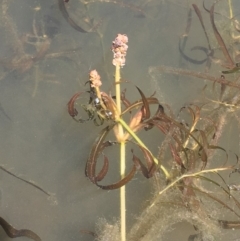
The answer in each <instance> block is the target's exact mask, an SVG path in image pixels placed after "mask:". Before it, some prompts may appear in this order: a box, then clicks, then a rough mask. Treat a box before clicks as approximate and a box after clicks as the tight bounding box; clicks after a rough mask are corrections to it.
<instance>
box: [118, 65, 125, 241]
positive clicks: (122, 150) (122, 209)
mask: <svg viewBox="0 0 240 241" xmlns="http://www.w3.org/2000/svg"><path fill="white" fill-rule="evenodd" d="M115 88H116V104H117V109H118V114H119V115H121V89H120V65H118V64H117V65H116V69H115ZM118 134H119V136H120V138H121V139H122V137H123V136H124V131H123V127H122V125H120V124H118ZM125 166H126V163H125V141H124V140H123V141H121V142H120V175H121V178H124V176H125ZM120 213H121V241H126V189H125V185H124V186H122V187H121V188H120Z"/></svg>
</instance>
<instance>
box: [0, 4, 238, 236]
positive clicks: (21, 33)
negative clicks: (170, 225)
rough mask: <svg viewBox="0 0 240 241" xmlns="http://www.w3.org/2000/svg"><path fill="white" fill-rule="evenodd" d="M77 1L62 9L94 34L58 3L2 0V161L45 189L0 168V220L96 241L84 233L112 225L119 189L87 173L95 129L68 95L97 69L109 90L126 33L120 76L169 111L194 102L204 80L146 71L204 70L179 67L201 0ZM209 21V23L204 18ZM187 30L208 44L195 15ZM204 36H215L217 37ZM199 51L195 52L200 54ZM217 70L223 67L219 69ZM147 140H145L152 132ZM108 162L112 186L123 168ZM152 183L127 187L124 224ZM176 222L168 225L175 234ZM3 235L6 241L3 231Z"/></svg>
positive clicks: (82, 87) (235, 145) (140, 206)
mask: <svg viewBox="0 0 240 241" xmlns="http://www.w3.org/2000/svg"><path fill="white" fill-rule="evenodd" d="M82 2H83V1H81V0H79V1H74V0H70V1H69V2H68V3H66V5H65V6H66V8H67V11H68V13H69V14H70V16H71V17H72V18H73V19H74V21H75V22H76V23H77V24H78V25H79V26H82V27H83V28H84V29H88V30H89V29H90V30H91V29H92V30H95V29H96V31H92V32H90V33H81V32H78V31H76V30H75V29H74V28H73V27H72V26H71V25H70V24H69V23H68V22H67V21H66V19H65V18H64V16H63V15H62V12H61V11H60V8H59V2H58V1H57V0H49V1H40V0H34V1H30V0H18V1H14V0H1V1H0V18H1V20H0V29H1V35H0V43H1V44H0V130H1V131H0V133H1V137H0V153H1V155H0V156H1V159H0V166H2V167H4V168H5V169H7V170H9V171H11V172H12V173H14V174H16V175H17V176H19V177H21V178H23V179H26V180H28V181H31V182H34V183H35V184H36V185H38V186H40V187H41V188H43V189H44V190H45V191H46V192H47V193H49V195H46V194H45V193H43V192H41V190H39V189H36V188H34V187H33V186H31V185H29V184H27V183H25V182H22V181H20V180H19V179H16V178H15V177H13V176H11V175H9V174H7V173H5V172H3V171H2V170H0V210H1V215H0V216H1V217H3V218H4V219H6V220H7V221H8V222H9V223H11V224H12V225H13V226H14V227H16V228H27V229H30V230H32V231H34V232H36V233H37V234H38V235H39V236H40V237H41V239H42V240H51V241H55V240H58V241H66V240H68V241H73V240H85V241H88V240H93V237H92V236H91V235H89V234H83V233H82V232H81V230H89V231H94V230H95V224H96V222H98V220H99V218H106V220H107V221H109V222H111V221H114V220H115V219H118V218H119V190H113V191H105V190H101V189H99V188H97V187H96V186H95V185H94V184H92V183H91V182H90V181H89V180H88V179H87V178H86V177H85V174H84V169H85V163H86V160H87V158H88V154H89V151H90V149H91V145H92V143H93V141H94V140H95V138H96V137H97V133H98V132H99V130H100V129H101V127H96V126H95V125H94V124H93V123H90V122H89V123H84V124H80V123H76V122H75V121H74V120H73V119H72V118H71V117H70V116H69V115H68V113H67V103H68V101H69V99H70V98H71V96H72V95H73V94H74V93H76V92H78V91H79V90H88V89H87V87H86V86H85V83H86V82H87V81H88V73H89V70H90V69H97V70H98V71H99V73H100V74H101V76H102V81H103V88H104V89H105V91H108V90H109V89H110V88H111V81H112V80H113V75H114V68H113V66H112V64H111V62H112V53H111V43H112V41H113V40H114V38H115V37H116V35H117V34H118V33H125V34H127V35H128V37H129V50H128V54H127V62H126V66H125V67H124V68H123V69H122V77H123V79H125V80H128V81H130V82H131V83H132V84H133V85H137V86H139V87H140V88H141V89H142V90H144V93H145V94H146V95H147V96H150V95H151V94H152V93H153V92H154V91H156V93H157V96H158V97H159V99H160V101H161V102H162V103H167V104H169V106H171V108H172V109H173V112H176V111H177V110H178V109H179V108H181V107H182V106H183V105H185V104H188V103H190V102H192V101H194V100H196V99H197V98H200V97H199V96H200V93H201V90H202V88H203V87H204V85H205V84H206V82H204V81H201V80H197V81H196V80H194V81H193V80H192V78H186V79H184V80H183V78H184V77H180V78H179V77H176V76H171V75H165V74H160V73H159V72H157V71H153V72H151V71H150V67H154V66H160V65H163V64H164V65H167V66H175V67H181V68H188V69H192V70H194V69H195V70H196V71H204V66H195V65H191V63H188V62H187V61H185V62H183V63H182V65H181V66H179V63H180V62H179V59H180V54H179V50H178V41H179V37H180V36H181V35H182V34H183V33H184V30H185V27H186V22H187V14H188V9H189V6H190V2H191V3H192V2H193V3H194V2H196V4H198V5H199V6H200V5H201V4H202V1H181V0H176V1H174V0H171V1H170V0H169V1H168V0H165V1H164V0H152V1H147V0H141V1H133V0H132V1H127V0H126V1H121V3H119V2H118V1H112V2H111V1H110V2H109V1H106V2H105V1H97V0H96V1H93V2H92V3H89V4H86V5H84V4H83V3H82ZM86 2H88V1H86ZM221 4H222V3H221ZM237 4H238V1H237V0H235V1H233V6H234V14H236V15H237V14H239V12H240V8H239V6H238V5H239V4H238V5H237ZM222 6H225V7H224V8H223V9H224V11H221V13H222V14H223V15H224V14H225V15H227V14H228V11H225V8H226V3H225V5H224V4H222ZM208 7H209V6H208ZM142 10H143V12H144V14H145V16H142V15H143V12H142ZM218 10H219V8H218ZM205 14H206V13H205ZM204 16H207V14H206V15H204ZM206 25H207V28H208V29H210V24H209V22H208V23H206ZM208 25H209V26H208ZM192 31H193V35H192V37H191V38H189V41H188V44H189V45H190V46H191V44H192V45H193V46H194V45H202V44H205V45H206V40H205V38H204V33H203V30H202V28H201V26H200V24H199V20H198V19H197V17H196V16H194V17H193V26H192ZM210 37H211V38H212V39H213V38H214V36H213V34H212V35H211V36H210ZM196 41H197V43H196ZM193 43H196V44H193ZM195 57H199V58H201V56H198V55H197V54H196V55H195ZM213 68H215V71H218V72H219V71H220V70H219V67H218V69H217V67H213ZM129 89H130V90H129V91H127V95H128V96H130V97H129V98H130V99H131V100H132V101H133V100H135V98H137V99H138V98H139V96H138V93H137V91H134V88H133V87H130V88H129ZM235 126H239V124H238V123H235ZM238 132H239V130H238ZM231 133H233V134H232V135H234V136H233V139H232V140H234V141H233V143H232V144H233V145H232V146H231V147H229V146H227V147H225V148H226V149H227V150H229V149H231V151H233V152H235V153H237V154H239V153H238V151H239V136H238V134H237V133H235V134H234V130H231ZM228 134H229V133H228ZM229 135H230V134H229ZM146 141H147V142H149V143H151V141H152V138H151V136H148V140H146ZM229 142H230V141H228V143H229ZM228 143H227V144H226V143H225V144H224V145H228ZM156 150H157V147H156ZM129 160H130V156H129ZM110 165H111V169H110V170H112V174H111V173H110V171H109V174H108V175H109V178H107V181H106V182H108V181H109V182H110V183H111V182H115V181H117V180H118V179H117V180H116V179H114V178H116V177H115V174H116V173H117V172H118V168H119V163H118V158H117V157H116V156H114V154H112V156H111V160H110ZM130 165H131V164H129V168H130ZM112 180H113V181H112ZM153 182H154V181H153V180H146V179H145V178H143V177H142V175H141V174H137V175H136V177H135V178H134V180H132V181H131V183H129V184H128V185H127V224H128V226H129V227H130V226H131V225H132V223H134V220H135V218H136V217H137V216H138V215H139V213H140V212H141V210H143V208H144V207H145V205H146V201H147V200H149V199H150V196H151V194H152V192H153V187H152V186H153ZM181 225H182V224H181V223H180V224H179V226H178V225H177V226H176V227H175V226H174V228H176V230H181V229H182V226H181ZM184 227H185V228H186V230H188V228H189V230H188V232H189V234H191V233H194V230H193V228H192V226H191V227H189V226H188V225H187V226H184ZM238 236H239V237H240V233H239V235H238ZM238 236H237V235H236V236H235V237H238ZM0 237H1V240H6V241H7V240H11V239H10V238H8V237H7V236H6V234H5V232H4V231H3V230H0ZM170 237H171V238H172V239H171V240H172V241H174V240H186V238H188V235H183V237H181V239H179V236H178V238H176V237H172V236H171V235H170ZM18 240H22V241H23V240H28V239H27V238H18ZM166 240H170V239H169V238H168V239H166ZM231 240H234V239H233V238H232V239H231Z"/></svg>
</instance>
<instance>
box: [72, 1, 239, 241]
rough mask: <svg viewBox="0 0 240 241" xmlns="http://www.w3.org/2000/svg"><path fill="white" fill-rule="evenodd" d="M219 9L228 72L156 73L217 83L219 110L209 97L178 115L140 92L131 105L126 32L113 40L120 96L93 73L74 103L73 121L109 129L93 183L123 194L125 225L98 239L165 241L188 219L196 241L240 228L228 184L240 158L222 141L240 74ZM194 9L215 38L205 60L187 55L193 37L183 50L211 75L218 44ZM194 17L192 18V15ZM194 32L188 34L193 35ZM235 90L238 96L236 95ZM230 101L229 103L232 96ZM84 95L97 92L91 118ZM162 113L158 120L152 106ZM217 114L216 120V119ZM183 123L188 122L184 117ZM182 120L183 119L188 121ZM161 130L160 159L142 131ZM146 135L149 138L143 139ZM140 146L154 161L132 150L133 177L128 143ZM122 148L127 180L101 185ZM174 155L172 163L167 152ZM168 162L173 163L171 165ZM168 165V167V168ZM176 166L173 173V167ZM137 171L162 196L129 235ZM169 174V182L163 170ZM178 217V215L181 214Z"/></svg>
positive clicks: (99, 147)
mask: <svg viewBox="0 0 240 241" xmlns="http://www.w3.org/2000/svg"><path fill="white" fill-rule="evenodd" d="M215 4H216V3H214V4H213V5H212V6H211V8H210V9H209V10H208V9H207V8H206V7H205V5H204V8H205V9H206V11H208V13H209V16H210V22H211V25H212V29H213V33H214V36H215V38H216V41H217V43H218V45H219V49H220V51H221V52H222V53H223V56H224V60H221V61H220V63H221V67H225V68H227V69H228V70H223V71H222V74H221V75H220V76H219V75H216V76H215V75H211V74H208V73H205V72H194V71H192V70H184V69H180V68H173V67H167V66H157V67H151V68H150V70H149V72H150V74H151V73H152V72H159V71H160V72H168V73H172V74H175V75H187V76H192V77H196V78H199V79H204V80H209V81H211V82H213V84H214V85H213V86H214V88H215V89H216V88H217V87H216V86H218V85H219V86H220V91H219V100H220V101H216V102H217V104H219V106H218V107H217V108H214V109H210V110H209V109H206V107H208V105H209V100H210V104H212V102H213V101H212V100H211V99H210V98H208V99H207V98H206V100H208V102H207V103H206V101H205V102H204V103H201V104H196V103H192V104H189V105H186V106H184V107H182V108H181V109H180V111H179V114H178V116H174V114H173V113H172V111H171V109H170V107H169V106H168V105H165V106H164V105H163V104H160V102H159V100H158V99H157V98H156V97H154V95H153V96H150V97H146V95H145V94H144V92H143V91H142V90H141V89H140V88H139V87H136V89H137V90H138V92H139V95H140V97H141V98H140V99H138V100H136V101H135V102H133V103H131V102H130V101H129V100H128V99H127V97H126V96H125V92H126V91H125V90H124V91H121V83H122V82H123V81H122V79H121V77H120V69H121V67H123V66H124V65H125V57H126V52H127V49H128V47H127V42H128V38H127V36H126V35H122V34H118V36H117V37H116V39H115V40H114V41H113V42H112V51H113V54H114V58H113V62H112V63H113V65H114V66H115V82H114V85H115V95H111V94H108V93H106V92H103V91H102V90H101V88H102V82H101V78H100V76H99V74H98V73H97V72H96V70H93V71H91V72H90V74H89V81H88V82H87V83H88V84H89V90H87V91H86V92H78V93H76V94H75V95H73V97H72V98H71V99H70V101H69V102H68V112H69V115H70V116H71V117H72V118H73V119H74V120H75V121H77V122H80V123H83V122H86V121H89V120H93V121H94V123H95V125H97V126H98V125H103V124H104V123H105V126H104V128H103V129H102V130H101V131H100V133H99V135H98V137H97V139H96V141H95V142H94V143H93V146H92V148H91V151H90V155H89V158H88V160H87V162H86V168H85V174H86V176H87V177H88V178H89V180H90V181H91V182H92V183H93V184H95V185H96V186H97V187H100V188H102V189H104V190H112V189H117V188H120V196H121V218H120V223H119V222H117V223H116V224H114V225H110V224H108V223H104V222H102V221H101V224H100V225H101V228H100V230H98V233H97V235H96V239H97V240H104V241H105V240H111V241H114V240H116V241H117V240H122V241H123V240H129V241H131V240H132V241H136V240H137V241H139V240H141V241H144V240H159V238H163V235H164V233H165V232H166V230H169V227H171V225H173V224H175V223H177V222H180V221H183V220H186V221H188V222H190V223H191V224H192V225H193V227H194V229H195V230H196V234H194V235H191V236H189V240H195V238H197V239H199V240H214V239H213V238H214V236H217V234H218V232H219V231H220V229H231V228H235V229H238V228H240V221H239V218H240V212H239V209H240V202H239V201H238V198H237V195H238V194H236V195H234V194H233V190H234V191H238V190H239V186H238V185H235V184H231V183H229V182H228V181H226V180H225V178H224V176H226V174H228V175H230V176H231V175H232V174H234V173H235V174H238V173H239V163H238V155H237V154H235V157H234V161H235V160H236V163H234V164H232V163H233V162H234V161H232V159H233V158H229V153H228V151H227V150H226V149H225V148H224V147H222V146H220V145H219V139H220V137H221V135H222V132H223V127H224V123H225V121H226V120H225V118H226V115H225V116H224V115H222V112H223V107H238V103H239V97H238V96H239V89H240V85H239V83H238V81H239V76H237V78H236V80H235V81H233V80H231V79H230V77H229V79H228V78H227V77H226V78H225V74H228V76H230V74H237V73H238V70H239V65H238V63H235V61H234V60H233V58H232V56H231V54H230V53H229V52H228V48H227V47H226V44H225V42H224V41H223V38H222V37H221V35H220V32H219V31H218V29H217V27H216V25H215V20H214V13H215V10H214V9H215ZM192 7H193V10H194V11H195V13H196V14H197V17H198V19H199V20H200V23H201V26H202V28H203V30H204V35H205V36H206V38H207V44H208V47H202V46H197V47H194V48H193V49H192V50H200V51H203V52H204V53H205V54H206V57H205V58H204V59H203V60H195V59H193V58H191V57H189V56H187V55H186V54H185V53H184V49H185V46H186V41H187V38H184V39H181V40H180V42H179V51H180V54H181V56H182V57H183V58H184V59H185V60H187V61H188V62H191V63H193V64H199V65H200V64H204V63H207V67H208V68H207V69H208V70H209V69H210V66H211V64H212V63H213V62H214V61H215V60H216V58H215V57H214V54H215V52H216V50H215V49H213V48H212V47H211V44H210V40H209V37H208V34H207V31H206V28H205V26H204V22H203V17H202V14H201V12H200V9H199V8H198V6H197V5H196V4H193V5H192ZM191 11H192V10H190V11H189V16H191ZM189 28H190V27H189V26H187V28H186V29H187V35H188V32H189ZM232 90H234V91H232ZM230 92H234V95H232V96H231V95H230V97H231V98H230V99H228V100H227V102H226V100H224V101H223V99H224V98H226V97H227V96H228V97H229V93H230ZM83 93H88V94H89V101H88V103H81V104H80V106H81V107H82V109H83V110H84V111H85V112H86V113H87V116H88V118H87V119H83V118H82V117H81V116H80V117H79V113H78V110H77V108H76V105H77V103H78V99H79V97H80V96H81V95H82V94H83ZM150 107H156V111H155V113H154V114H152V113H151V110H152V108H150ZM210 112H211V114H209V113H210ZM129 113H130V115H131V118H130V121H129V123H128V122H127V121H125V115H126V114H129ZM179 117H181V118H179ZM180 120H181V121H180ZM153 128H155V129H156V130H158V131H159V133H160V134H161V135H164V136H165V140H164V141H163V142H162V143H157V144H156V145H157V147H159V153H158V154H157V155H156V154H154V153H152V151H151V150H150V149H151V148H150V147H148V146H147V145H145V143H144V139H142V138H140V137H139V135H138V132H139V131H149V130H151V129H153ZM110 132H113V134H114V136H115V140H114V141H109V140H107V137H108V135H109V133H110ZM143 137H144V135H143ZM130 143H134V144H135V146H136V147H137V148H138V149H139V150H140V151H141V154H142V157H143V158H144V159H145V162H146V163H143V162H142V161H141V157H138V156H137V155H135V154H134V150H133V149H132V150H131V152H132V163H133V165H132V169H131V170H130V172H129V173H128V174H126V173H125V162H126V160H125V155H126V145H128V144H130ZM115 144H118V145H119V146H120V154H119V160H120V163H121V165H120V175H121V180H120V181H118V182H116V183H113V184H109V185H102V184H100V182H101V181H102V180H103V179H104V178H105V176H106V175H107V173H108V166H109V160H108V157H107V156H106V155H105V154H104V153H103V151H104V149H105V148H109V147H111V146H113V145H115ZM167 152H168V153H169V156H170V157H166V156H167V155H164V154H165V153H167ZM100 154H103V159H104V163H103V166H102V168H101V170H100V171H98V172H97V170H96V166H97V161H98V158H99V156H100ZM167 158H168V161H167V160H166V159H167ZM229 159H231V160H229ZM166 166H168V168H166ZM169 166H170V167H171V168H169ZM136 171H140V172H141V173H142V174H143V176H144V177H146V178H151V177H154V178H155V181H156V183H157V185H156V186H157V187H156V193H155V195H154V197H153V199H152V200H150V201H149V206H148V207H147V208H146V209H145V210H143V212H142V213H141V214H140V215H139V218H138V220H137V221H136V223H135V224H134V225H133V227H132V228H131V229H130V231H129V232H128V233H127V232H126V221H125V220H126V216H125V200H126V197H125V185H126V184H127V183H128V182H129V181H130V180H131V179H132V178H133V177H134V175H135V173H136ZM160 171H161V172H163V173H164V180H162V179H163V178H162V176H161V175H158V174H159V172H160ZM219 208H221V209H224V210H226V211H228V212H229V213H231V214H234V215H235V217H237V220H225V217H224V216H223V215H222V214H221V213H220V212H219ZM173 213H174V215H173Z"/></svg>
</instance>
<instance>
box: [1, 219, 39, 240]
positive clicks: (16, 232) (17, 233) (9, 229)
mask: <svg viewBox="0 0 240 241" xmlns="http://www.w3.org/2000/svg"><path fill="white" fill-rule="evenodd" d="M0 225H1V226H2V228H3V229H4V231H5V232H6V234H7V235H8V237H10V238H19V237H27V238H30V239H32V240H35V241H41V238H40V237H39V236H38V235H37V234H35V233H34V232H33V231H31V230H29V229H16V228H14V227H13V226H12V225H10V224H9V223H8V222H7V221H6V220H5V219H3V218H2V217H0Z"/></svg>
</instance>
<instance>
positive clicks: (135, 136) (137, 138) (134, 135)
mask: <svg viewBox="0 0 240 241" xmlns="http://www.w3.org/2000/svg"><path fill="white" fill-rule="evenodd" d="M117 121H118V122H119V123H120V124H121V125H122V126H123V127H124V128H125V129H126V131H127V132H128V133H129V134H130V135H131V136H132V137H133V139H135V141H136V142H137V143H138V144H139V145H140V146H142V147H143V148H145V149H146V150H148V151H149V152H150V153H151V155H152V157H153V160H154V162H155V163H156V164H157V165H159V162H158V159H157V158H156V157H154V155H153V154H152V152H151V151H150V150H149V149H148V148H147V147H146V145H145V144H144V143H143V142H142V141H141V139H140V138H139V137H138V136H137V135H136V134H135V133H134V131H132V129H131V128H130V127H129V126H128V124H127V123H126V122H125V121H124V120H123V119H121V118H119V119H118V120H117ZM160 168H161V169H162V171H163V172H164V174H165V176H166V178H167V179H169V178H170V174H169V173H168V171H167V169H166V168H165V167H164V166H163V165H160Z"/></svg>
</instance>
